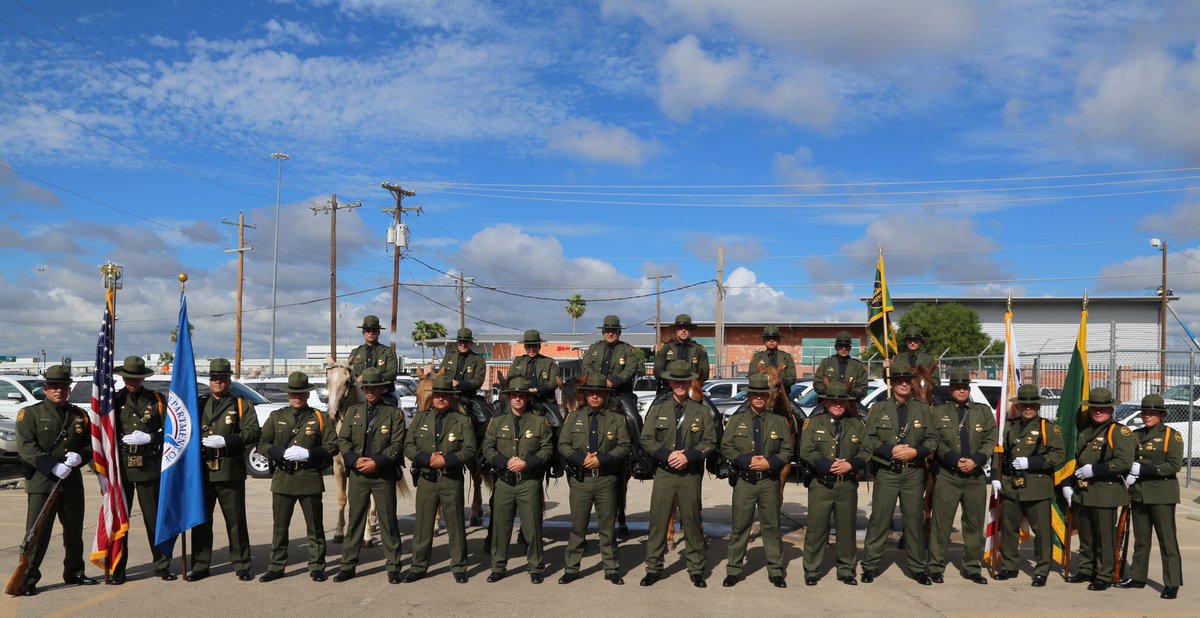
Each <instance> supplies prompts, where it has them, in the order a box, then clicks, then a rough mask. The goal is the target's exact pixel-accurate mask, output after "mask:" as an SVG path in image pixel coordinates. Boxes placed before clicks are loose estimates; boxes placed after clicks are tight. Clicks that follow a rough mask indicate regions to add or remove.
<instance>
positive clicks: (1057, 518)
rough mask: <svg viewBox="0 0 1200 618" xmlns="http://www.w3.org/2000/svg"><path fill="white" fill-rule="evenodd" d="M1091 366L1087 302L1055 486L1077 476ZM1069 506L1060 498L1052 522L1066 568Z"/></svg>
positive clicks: (1061, 407) (1058, 558) (1062, 411)
mask: <svg viewBox="0 0 1200 618" xmlns="http://www.w3.org/2000/svg"><path fill="white" fill-rule="evenodd" d="M1088 390H1089V386H1088V364H1087V301H1086V300H1084V305H1083V312H1082V314H1081V315H1080V317H1079V334H1078V335H1077V336H1076V337H1075V351H1074V352H1073V353H1072V354H1071V364H1070V365H1068V366H1067V379H1066V381H1065V382H1064V383H1063V389H1062V397H1061V398H1060V399H1059V401H1058V417H1057V419H1056V420H1055V421H1054V424H1055V425H1057V426H1058V428H1059V430H1061V431H1062V439H1063V450H1064V451H1066V454H1067V456H1066V458H1065V459H1064V460H1063V463H1062V465H1060V466H1059V467H1058V469H1056V470H1055V471H1054V484H1055V486H1058V485H1061V484H1062V483H1063V481H1065V480H1067V479H1069V478H1071V476H1073V475H1074V474H1075V446H1076V441H1077V439H1078V438H1079V426H1078V423H1079V419H1080V418H1081V417H1082V414H1083V413H1084V412H1085V411H1086V410H1087V405H1086V404H1085V403H1084V402H1086V401H1087V397H1088ZM1067 508H1068V507H1067V503H1066V501H1065V500H1064V499H1063V498H1062V497H1061V496H1060V497H1058V498H1056V499H1055V500H1054V503H1053V507H1052V508H1051V513H1050V519H1051V525H1052V526H1053V528H1054V561H1055V562H1057V563H1059V564H1062V565H1066V563H1067V561H1068V560H1070V558H1071V557H1070V555H1069V554H1067V553H1066V551H1064V548H1065V547H1066V546H1067V544H1066V541H1067V535H1069V534H1071V531H1070V530H1068V529H1067V518H1066V513H1067Z"/></svg>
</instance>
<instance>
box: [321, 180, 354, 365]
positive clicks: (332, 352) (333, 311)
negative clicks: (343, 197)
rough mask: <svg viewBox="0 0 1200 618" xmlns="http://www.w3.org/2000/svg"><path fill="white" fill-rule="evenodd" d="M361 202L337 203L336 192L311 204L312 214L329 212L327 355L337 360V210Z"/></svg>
mask: <svg viewBox="0 0 1200 618" xmlns="http://www.w3.org/2000/svg"><path fill="white" fill-rule="evenodd" d="M359 206H362V202H352V203H349V204H338V203H337V194H336V193H335V194H333V195H331V196H330V198H329V205H327V206H313V207H312V211H313V214H314V215H315V214H317V213H322V212H327V213H329V357H330V358H332V359H333V360H335V361H336V360H337V211H338V210H353V209H355V208H358V207H359Z"/></svg>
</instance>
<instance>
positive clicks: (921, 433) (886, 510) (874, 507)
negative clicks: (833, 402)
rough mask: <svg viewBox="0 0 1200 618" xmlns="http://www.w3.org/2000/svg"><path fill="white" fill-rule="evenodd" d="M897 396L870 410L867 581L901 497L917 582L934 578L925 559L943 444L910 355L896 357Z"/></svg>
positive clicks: (865, 545)
mask: <svg viewBox="0 0 1200 618" xmlns="http://www.w3.org/2000/svg"><path fill="white" fill-rule="evenodd" d="M889 380H890V384H891V387H892V396H891V397H890V398H888V399H887V400H885V401H879V402H876V403H875V404H874V405H872V406H871V410H870V412H869V413H868V414H867V418H866V425H867V441H866V442H867V443H866V447H867V450H868V451H870V452H871V469H872V472H873V475H874V477H875V482H874V483H873V487H872V488H871V518H870V520H869V521H868V522H867V536H866V539H865V541H864V542H863V561H862V582H863V583H864V584H869V583H871V582H873V581H875V578H876V577H877V576H878V575H879V563H880V561H881V560H882V559H883V550H884V547H885V545H886V544H887V537H888V533H890V532H891V530H892V516H893V513H894V512H895V510H896V502H897V501H899V503H900V517H901V520H902V521H903V525H904V536H905V538H907V539H908V542H906V543H905V545H904V547H905V552H906V556H907V561H908V573H909V576H911V577H912V578H913V579H915V580H916V581H917V583H919V584H922V585H925V586H928V585H930V584H932V583H933V582H932V580H930V579H929V573H928V570H927V567H926V561H925V544H924V543H922V542H920V541H919V539H922V538H924V536H925V475H926V474H929V472H928V471H927V470H926V458H927V457H928V456H929V455H930V454H931V453H933V452H934V451H935V450H936V449H937V437H936V436H935V435H934V433H933V409H932V408H930V407H929V405H928V404H925V403H923V402H920V401H917V400H916V399H913V398H912V380H913V374H912V371H911V370H910V369H909V367H908V362H907V361H905V360H904V359H902V358H900V359H896V361H895V362H893V363H892V371H891V375H890V376H889Z"/></svg>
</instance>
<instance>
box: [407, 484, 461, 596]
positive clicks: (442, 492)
mask: <svg viewBox="0 0 1200 618" xmlns="http://www.w3.org/2000/svg"><path fill="white" fill-rule="evenodd" d="M464 504H465V500H464V498H463V481H462V479H461V478H459V479H454V478H450V477H448V476H441V477H438V479H437V480H436V481H431V480H429V479H426V478H424V477H417V512H416V522H415V524H414V527H413V541H412V546H413V550H412V553H413V555H412V569H411V570H410V572H411V573H413V574H416V575H423V574H424V573H425V572H426V571H428V570H429V559H430V556H431V555H432V554H433V527H434V526H435V525H437V511H438V507H441V509H442V517H444V518H445V520H446V534H447V535H448V537H449V541H450V571H451V572H453V573H466V572H467V528H466V524H465V523H464V522H463V508H464Z"/></svg>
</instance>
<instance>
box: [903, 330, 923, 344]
mask: <svg viewBox="0 0 1200 618" xmlns="http://www.w3.org/2000/svg"><path fill="white" fill-rule="evenodd" d="M909 339H921V340H923V339H925V331H923V330H921V327H920V326H909V327H908V328H907V329H905V331H904V340H905V341H908V340H909Z"/></svg>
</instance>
